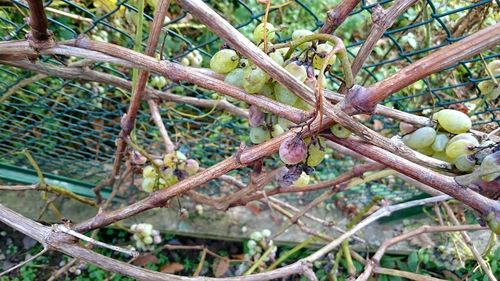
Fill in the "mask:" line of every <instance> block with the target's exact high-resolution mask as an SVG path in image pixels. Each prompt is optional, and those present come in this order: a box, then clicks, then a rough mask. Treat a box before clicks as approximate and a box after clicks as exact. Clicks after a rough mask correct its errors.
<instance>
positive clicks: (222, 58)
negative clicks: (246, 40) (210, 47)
mask: <svg viewBox="0 0 500 281" xmlns="http://www.w3.org/2000/svg"><path fill="white" fill-rule="evenodd" d="M239 61H240V57H239V56H238V54H237V53H236V52H235V51H234V50H231V49H222V50H220V51H218V52H217V53H215V55H214V56H213V57H212V59H211V60H210V69H212V70H213V71H215V72H217V73H221V74H226V73H229V72H231V70H233V69H235V68H236V67H238V63H239Z"/></svg>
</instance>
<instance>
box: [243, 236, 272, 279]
mask: <svg viewBox="0 0 500 281" xmlns="http://www.w3.org/2000/svg"><path fill="white" fill-rule="evenodd" d="M269 237H271V231H270V230H269V229H264V230H262V231H255V232H253V233H252V234H250V239H249V240H248V241H247V243H246V246H247V249H248V251H247V253H246V254H245V262H244V263H242V264H241V265H240V268H239V271H241V272H244V271H246V270H247V269H248V266H249V264H250V263H254V262H256V261H257V260H258V259H259V258H260V257H261V256H262V254H263V253H264V252H265V251H267V250H268V249H271V252H270V254H269V255H267V256H266V257H265V258H264V263H263V265H265V263H266V262H269V261H274V259H275V258H276V251H277V249H278V248H277V247H276V246H275V245H274V241H273V240H270V239H269Z"/></svg>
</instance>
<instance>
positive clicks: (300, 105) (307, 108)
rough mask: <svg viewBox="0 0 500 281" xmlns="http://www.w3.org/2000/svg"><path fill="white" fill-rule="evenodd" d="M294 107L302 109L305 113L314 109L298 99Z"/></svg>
mask: <svg viewBox="0 0 500 281" xmlns="http://www.w3.org/2000/svg"><path fill="white" fill-rule="evenodd" d="M293 107H295V108H298V109H302V110H305V111H310V110H311V109H312V106H311V105H310V104H308V103H307V102H306V101H305V100H303V99H301V98H297V101H296V102H295V103H294V104H293Z"/></svg>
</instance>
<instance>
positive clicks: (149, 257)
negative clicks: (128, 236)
mask: <svg viewBox="0 0 500 281" xmlns="http://www.w3.org/2000/svg"><path fill="white" fill-rule="evenodd" d="M157 262H158V258H157V257H156V256H155V255H153V254H152V253H144V254H140V255H139V256H138V257H137V258H136V259H135V260H134V261H133V262H132V264H134V265H137V266H145V265H146V264H148V263H153V264H154V263H157Z"/></svg>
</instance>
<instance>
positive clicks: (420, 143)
mask: <svg viewBox="0 0 500 281" xmlns="http://www.w3.org/2000/svg"><path fill="white" fill-rule="evenodd" d="M407 136H408V137H407V139H406V142H405V144H406V145H407V146H409V147H411V148H413V149H420V148H424V147H426V146H430V145H432V143H433V142H434V139H435V138H436V131H435V130H434V129H433V128H431V127H422V128H419V129H417V130H416V131H415V132H413V133H411V134H409V135H407Z"/></svg>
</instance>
